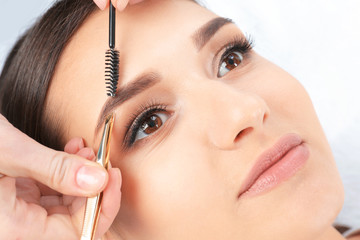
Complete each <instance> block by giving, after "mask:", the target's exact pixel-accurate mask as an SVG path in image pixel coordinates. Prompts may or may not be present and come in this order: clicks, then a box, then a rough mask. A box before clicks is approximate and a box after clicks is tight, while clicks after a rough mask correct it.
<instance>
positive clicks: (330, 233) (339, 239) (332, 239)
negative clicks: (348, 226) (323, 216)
mask: <svg viewBox="0 0 360 240" xmlns="http://www.w3.org/2000/svg"><path fill="white" fill-rule="evenodd" d="M316 240H345V238H344V237H343V236H342V235H341V234H340V233H339V232H338V231H337V230H336V229H335V228H334V227H333V226H330V227H329V228H327V229H326V231H325V232H324V233H323V234H322V235H321V236H320V237H319V238H316Z"/></svg>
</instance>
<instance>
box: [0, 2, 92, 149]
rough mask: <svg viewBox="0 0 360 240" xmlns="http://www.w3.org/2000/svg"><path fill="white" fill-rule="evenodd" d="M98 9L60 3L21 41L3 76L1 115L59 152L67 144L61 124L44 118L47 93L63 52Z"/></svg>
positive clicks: (0, 81)
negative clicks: (85, 21) (77, 31)
mask: <svg viewBox="0 0 360 240" xmlns="http://www.w3.org/2000/svg"><path fill="white" fill-rule="evenodd" d="M95 9H96V5H95V4H94V3H93V1H90V0H60V1H57V2H56V3H55V4H54V5H53V6H52V7H51V8H50V9H49V10H48V11H47V12H46V13H45V14H44V15H43V16H42V17H40V18H39V19H38V21H37V22H36V23H35V25H34V26H33V27H31V28H30V29H29V30H27V31H26V32H25V33H24V34H23V36H22V37H20V38H19V40H18V41H17V42H16V44H15V45H14V47H13V48H12V50H11V52H10V54H9V56H8V57H7V59H6V62H5V65H4V68H3V71H2V73H1V75H0V112H1V114H3V115H4V116H5V117H6V118H7V119H8V120H9V122H11V123H12V124H13V125H14V126H15V127H16V128H18V129H20V130H21V131H22V132H24V133H26V134H27V135H29V136H30V137H31V138H33V139H35V140H37V141H38V142H40V143H42V144H44V145H46V146H48V147H51V148H54V149H57V150H60V149H61V148H63V145H64V142H63V141H64V140H63V139H62V138H63V137H62V131H60V127H61V126H60V124H59V122H56V120H55V118H54V117H52V116H45V115H46V114H45V113H44V112H45V111H44V107H45V100H46V95H47V91H48V88H49V85H50V81H51V79H52V77H53V74H54V71H55V67H56V64H57V62H58V60H59V58H60V55H61V53H62V51H63V49H64V48H65V46H66V45H67V43H68V42H69V40H70V39H71V37H72V36H73V34H74V33H75V32H76V30H77V29H78V28H79V27H80V26H81V25H82V23H83V22H84V20H85V19H86V18H87V17H88V16H89V15H90V14H91V13H92V12H93V11H95ZM48 115H49V114H48Z"/></svg>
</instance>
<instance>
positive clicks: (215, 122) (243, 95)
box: [204, 84, 270, 150]
mask: <svg viewBox="0 0 360 240" xmlns="http://www.w3.org/2000/svg"><path fill="white" fill-rule="evenodd" d="M207 92H208V93H209V95H208V96H207V97H208V99H207V100H208V106H209V109H208V111H206V112H208V114H209V115H208V117H207V119H208V121H204V125H205V126H206V128H207V130H205V129H204V130H205V132H206V135H207V137H208V140H209V141H210V142H211V143H212V144H213V145H214V146H216V147H217V148H219V149H223V150H232V149H234V148H236V147H237V146H239V144H240V142H241V140H242V139H243V138H244V137H245V136H246V135H248V134H250V133H251V132H255V131H263V130H264V129H263V128H264V123H265V120H266V118H267V117H268V115H269V114H270V110H269V107H268V106H267V104H266V102H265V101H264V99H263V98H261V97H260V96H259V95H257V94H255V93H251V92H245V91H240V90H237V89H234V88H232V87H230V86H228V85H225V86H223V85H220V84H219V85H218V86H216V87H215V88H212V89H208V91H207Z"/></svg>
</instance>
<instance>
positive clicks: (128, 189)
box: [120, 136, 229, 239]
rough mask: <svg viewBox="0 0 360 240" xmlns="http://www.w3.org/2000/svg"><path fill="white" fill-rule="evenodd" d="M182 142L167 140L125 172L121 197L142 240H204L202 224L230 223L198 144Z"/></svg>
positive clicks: (218, 183)
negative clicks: (198, 239) (143, 235)
mask: <svg viewBox="0 0 360 240" xmlns="http://www.w3.org/2000/svg"><path fill="white" fill-rule="evenodd" d="M181 140H182V137H179V136H177V138H176V141H175V139H174V140H172V141H171V140H170V139H169V140H168V141H166V144H164V145H162V146H161V147H160V148H157V149H156V151H152V152H150V153H149V154H142V156H146V157H145V158H142V160H141V162H139V161H138V164H137V166H136V167H135V166H133V167H134V168H133V169H129V168H128V169H126V170H124V175H123V176H124V179H123V190H122V191H123V197H124V198H126V200H125V201H126V204H127V205H128V206H127V207H128V208H129V209H131V212H132V213H131V214H132V216H133V217H134V216H136V218H137V224H138V225H139V229H142V231H143V232H146V234H147V235H148V238H146V239H187V237H186V236H188V237H189V236H202V234H206V233H201V230H199V229H203V226H204V224H206V225H207V226H217V227H219V225H221V224H225V223H227V222H226V221H228V220H226V219H229V217H227V218H226V217H225V216H226V214H228V213H229V209H226V208H227V207H229V206H228V205H226V204H225V199H224V195H223V191H224V189H225V187H224V186H222V185H221V181H219V179H216V177H214V176H216V175H215V174H214V169H212V168H211V165H210V164H209V162H210V161H209V156H206V155H205V154H204V153H205V152H206V151H204V150H203V149H201V146H199V142H198V141H196V140H193V142H189V141H181ZM134 157H135V156H134ZM135 158H136V157H135ZM125 171H127V172H126V173H125ZM130 175H131V176H130ZM122 207H124V206H123V205H122ZM120 211H121V210H120ZM124 220H125V221H128V219H126V218H124ZM207 229H209V228H208V227H207ZM207 232H208V231H207ZM149 236H152V237H151V238H150V237H149ZM181 236H182V238H181ZM179 237H180V238H179Z"/></svg>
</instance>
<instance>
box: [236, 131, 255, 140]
mask: <svg viewBox="0 0 360 240" xmlns="http://www.w3.org/2000/svg"><path fill="white" fill-rule="evenodd" d="M252 130H253V128H252V127H248V128H245V129H243V130H241V131H240V132H239V133H238V134H237V135H236V137H235V139H234V141H235V142H237V141H239V140H240V138H243V137H245V136H246V135H247V134H249V133H250V132H251V131H252Z"/></svg>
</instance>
